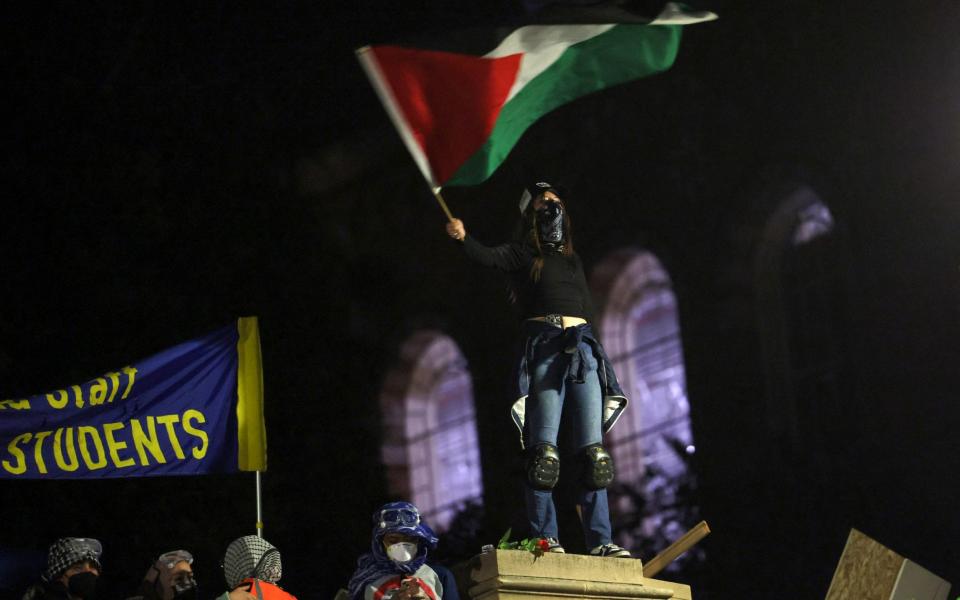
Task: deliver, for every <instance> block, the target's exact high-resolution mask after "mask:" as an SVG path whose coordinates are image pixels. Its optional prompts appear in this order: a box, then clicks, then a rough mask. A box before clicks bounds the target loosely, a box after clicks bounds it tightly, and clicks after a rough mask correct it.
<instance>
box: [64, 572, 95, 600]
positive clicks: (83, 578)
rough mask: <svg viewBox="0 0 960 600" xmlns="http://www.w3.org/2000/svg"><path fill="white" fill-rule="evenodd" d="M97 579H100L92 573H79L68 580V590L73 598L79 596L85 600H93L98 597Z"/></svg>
mask: <svg viewBox="0 0 960 600" xmlns="http://www.w3.org/2000/svg"><path fill="white" fill-rule="evenodd" d="M97 579H98V577H97V576H96V575H95V574H94V573H91V572H90V571H84V572H83V573H77V574H76V575H72V576H71V577H70V579H67V589H68V590H70V594H71V595H73V596H79V597H81V598H83V600H93V599H94V598H96V597H97Z"/></svg>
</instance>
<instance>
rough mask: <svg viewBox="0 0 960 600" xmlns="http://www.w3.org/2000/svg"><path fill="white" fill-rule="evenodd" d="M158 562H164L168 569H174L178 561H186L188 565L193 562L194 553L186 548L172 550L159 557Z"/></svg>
mask: <svg viewBox="0 0 960 600" xmlns="http://www.w3.org/2000/svg"><path fill="white" fill-rule="evenodd" d="M157 562H158V563H160V564H162V565H163V566H164V567H166V568H168V569H172V568H174V567H175V566H177V563H181V562H186V563H187V564H188V565H192V564H193V555H192V554H190V553H189V552H187V551H186V550H171V551H170V552H164V553H163V554H161V555H160V557H159V558H157Z"/></svg>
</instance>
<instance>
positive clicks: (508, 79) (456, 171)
mask: <svg viewBox="0 0 960 600" xmlns="http://www.w3.org/2000/svg"><path fill="white" fill-rule="evenodd" d="M583 14H584V13H582V12H581V14H580V15H577V14H576V13H569V12H568V13H565V14H564V15H563V16H560V17H559V18H561V19H563V20H564V24H549V25H544V24H538V25H526V26H523V27H520V28H518V29H515V30H513V31H511V32H509V34H508V35H506V36H505V37H503V39H502V40H501V41H500V42H499V43H498V44H497V45H496V47H494V48H493V49H492V50H490V51H489V52H487V53H486V54H483V55H479V56H478V55H470V54H460V53H453V52H440V51H434V50H425V49H417V48H407V47H401V46H389V45H382V46H365V47H363V48H360V49H358V50H357V57H358V59H359V60H360V63H361V64H362V65H363V68H364V70H365V71H366V74H367V77H368V78H369V80H370V82H371V84H372V85H373V87H374V89H375V90H376V92H377V95H378V96H379V98H380V101H381V102H382V103H383V105H384V108H385V109H386V110H387V113H388V114H389V115H390V118H391V120H392V121H393V124H394V126H395V127H396V128H397V131H398V132H399V133H400V136H401V138H402V139H403V142H404V144H405V145H406V147H407V150H408V151H409V152H410V153H411V155H412V156H413V158H414V161H415V162H416V164H417V166H418V167H419V168H420V171H421V173H422V174H423V176H424V178H425V179H426V180H427V182H428V184H429V185H430V186H431V188H432V189H433V191H434V193H435V194H436V193H438V192H439V190H440V189H441V188H443V187H446V186H463V185H474V184H478V183H481V182H483V181H485V180H486V179H487V178H488V177H490V175H492V174H493V172H494V171H495V170H496V169H497V167H499V166H500V164H501V163H502V162H503V161H504V159H506V157H507V155H508V154H509V153H510V150H511V149H512V148H513V146H514V145H515V144H516V143H517V140H519V139H520V136H522V135H523V133H524V132H525V131H526V130H527V128H529V127H530V125H532V124H533V123H534V122H535V121H536V120H537V119H539V118H540V117H542V116H543V115H545V114H546V113H548V112H550V111H552V110H553V109H555V108H557V107H559V106H562V105H563V104H566V103H568V102H571V101H573V100H576V99H577V98H580V97H582V96H584V95H586V94H589V93H591V92H596V91H599V90H603V89H605V88H608V87H611V86H614V85H617V84H620V83H625V82H628V81H632V80H635V79H639V78H641V77H646V76H649V75H653V74H656V73H659V72H662V71H664V70H666V69H668V68H670V66H671V65H672V64H673V61H674V59H675V58H676V55H677V50H678V48H679V44H680V30H681V26H682V25H686V24H690V23H697V22H701V21H709V20H712V19H715V18H716V15H714V14H713V13H709V12H692V11H689V10H687V9H686V8H685V7H683V6H681V5H679V4H674V3H668V4H666V6H665V7H664V8H663V10H662V11H661V12H660V14H659V15H658V16H656V17H655V18H653V19H652V20H648V22H646V23H644V22H643V21H642V20H640V19H638V18H636V17H635V16H631V18H629V19H621V22H615V23H610V22H598V21H593V22H585V21H590V20H591V19H590V18H589V17H584V16H583ZM591 14H599V15H600V16H598V17H596V18H598V19H599V18H611V17H612V18H620V17H622V16H623V14H624V13H623V12H622V11H620V12H616V11H613V12H611V11H607V12H599V13H597V12H593V13H591ZM624 21H626V22H624ZM438 199H439V196H438ZM441 204H442V202H441ZM448 216H449V214H448Z"/></svg>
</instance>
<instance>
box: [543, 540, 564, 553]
mask: <svg viewBox="0 0 960 600" xmlns="http://www.w3.org/2000/svg"><path fill="white" fill-rule="evenodd" d="M543 539H545V540H546V541H547V552H556V553H557V554H566V553H567V551H566V550H564V549H563V546H561V545H560V540H558V539H557V538H543Z"/></svg>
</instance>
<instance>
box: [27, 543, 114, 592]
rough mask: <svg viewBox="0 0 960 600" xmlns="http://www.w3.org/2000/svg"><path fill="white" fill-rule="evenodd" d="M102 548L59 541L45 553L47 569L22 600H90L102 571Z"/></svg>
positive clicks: (90, 544) (88, 544)
mask: <svg viewBox="0 0 960 600" xmlns="http://www.w3.org/2000/svg"><path fill="white" fill-rule="evenodd" d="M102 553H103V547H102V546H101V545H100V542H99V541H97V540H95V539H93V538H60V539H59V540H57V541H56V542H54V543H53V545H51V546H50V549H49V550H48V551H47V567H46V569H44V571H43V574H42V575H41V577H40V581H39V582H37V583H36V584H34V585H32V586H31V587H30V588H29V589H28V590H27V591H26V593H25V594H24V596H23V600H93V599H94V598H95V597H96V594H97V582H98V580H99V578H100V572H101V571H102V570H103V567H102V565H101V564H100V555H101V554H102Z"/></svg>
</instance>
